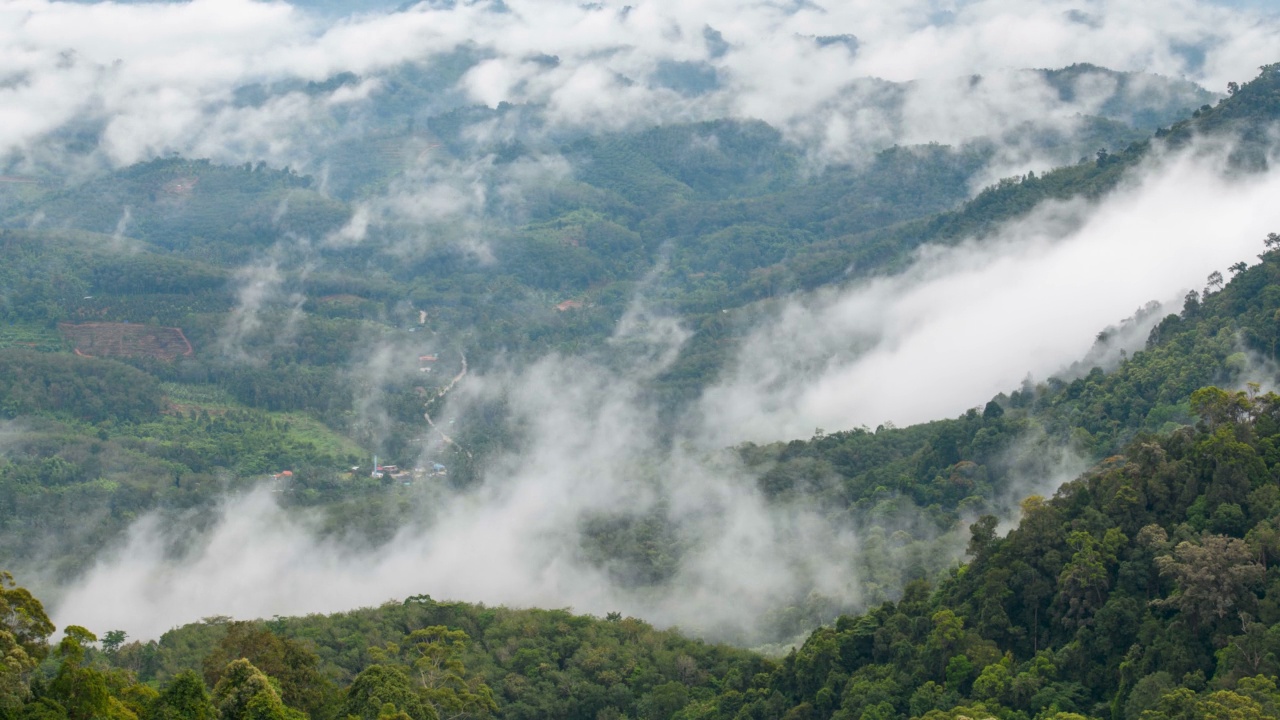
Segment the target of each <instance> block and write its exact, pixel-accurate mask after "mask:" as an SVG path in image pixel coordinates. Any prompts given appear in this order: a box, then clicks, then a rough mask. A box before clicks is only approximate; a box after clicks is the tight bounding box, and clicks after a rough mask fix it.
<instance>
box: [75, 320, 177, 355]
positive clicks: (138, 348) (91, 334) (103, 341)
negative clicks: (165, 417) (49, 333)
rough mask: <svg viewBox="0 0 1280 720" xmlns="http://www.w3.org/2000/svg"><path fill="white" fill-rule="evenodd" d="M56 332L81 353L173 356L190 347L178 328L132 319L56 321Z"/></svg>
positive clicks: (77, 352)
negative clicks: (74, 322) (116, 321)
mask: <svg viewBox="0 0 1280 720" xmlns="http://www.w3.org/2000/svg"><path fill="white" fill-rule="evenodd" d="M58 332H60V333H62V337H64V338H66V339H67V341H68V342H70V343H71V344H72V345H73V346H74V347H75V351H76V354H77V355H83V356H85V357H153V358H158V359H160V360H173V359H174V358H176V357H178V356H179V355H191V354H193V352H194V351H193V350H192V348H191V343H190V342H189V341H188V340H187V336H186V335H183V334H182V330H180V329H178V328H171V327H159V326H156V325H137V324H134V323H82V324H79V325H72V324H70V323H59V324H58Z"/></svg>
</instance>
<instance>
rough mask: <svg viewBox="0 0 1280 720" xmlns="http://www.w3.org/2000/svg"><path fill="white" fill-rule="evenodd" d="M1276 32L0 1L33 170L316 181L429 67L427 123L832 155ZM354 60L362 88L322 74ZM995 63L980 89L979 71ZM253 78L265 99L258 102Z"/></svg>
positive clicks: (612, 10)
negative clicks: (490, 121) (260, 175)
mask: <svg viewBox="0 0 1280 720" xmlns="http://www.w3.org/2000/svg"><path fill="white" fill-rule="evenodd" d="M1278 29H1280V21H1278V20H1277V19H1276V18H1274V17H1269V16H1266V15H1263V14H1260V13H1259V12H1257V11H1254V10H1249V9H1229V8H1224V7H1221V6H1217V5H1213V4H1206V3H1196V2H1190V1H1189V0H1165V1H1163V2H1156V3H1138V4H1135V3H1130V2H1120V1H1106V0H1094V1H1093V2H1084V3H1063V2H1057V1H1055V0H1040V1H1039V2H1036V3H1025V2H1017V3H1015V2H1010V1H1009V0H984V1H978V2H959V3H937V2H925V1H923V0H920V1H916V2H909V3H906V4H897V5H895V6H894V7H893V8H891V9H890V8H886V7H885V6H884V5H883V3H872V2H844V3H829V4H825V5H820V4H815V3H795V4H783V3H774V2H751V3H746V4H744V3H738V2H723V1H721V0H704V1H702V2H696V3H688V2H676V1H675V0H646V1H644V2H639V3H636V2H632V3H628V4H625V5H624V4H623V3H620V2H619V3H592V4H581V3H578V2H570V1H568V0H564V1H561V0H513V1H512V2H505V3H488V2H475V3H456V4H454V3H449V4H444V3H440V4H433V3H423V4H420V5H417V6H413V7H411V8H409V9H406V10H404V11H402V12H396V13H370V14H358V13H357V14H353V15H350V16H348V17H345V18H342V19H339V20H333V19H331V18H322V17H321V16H319V15H312V14H309V13H307V12H305V11H302V10H299V9H297V8H294V7H291V6H289V5H287V4H284V3H266V2H252V1H250V0H193V1H192V2H187V3H138V4H116V3H93V4H78V3H59V2H48V1H47V0H13V1H11V2H8V3H6V4H5V5H4V6H3V7H0V48H2V49H0V67H3V68H5V70H4V76H3V77H0V108H3V110H0V157H5V156H7V157H9V158H10V159H11V161H12V162H16V163H17V166H16V167H18V168H19V169H21V168H22V167H23V166H24V164H25V165H26V166H28V167H29V166H31V164H32V163H40V162H51V161H53V160H54V159H55V158H56V157H57V150H58V149H61V148H66V147H71V146H75V145H76V142H81V143H83V141H84V140H85V138H93V142H94V143H95V144H96V147H97V148H98V152H96V153H94V154H91V155H90V156H88V157H79V158H78V160H77V163H78V164H79V166H80V167H79V168H78V169H80V170H85V169H87V168H93V167H99V166H101V165H103V164H127V163H131V162H135V161H139V160H144V159H148V158H151V157H156V156H161V155H164V154H167V153H171V152H178V153H181V154H184V155H188V156H198V157H211V158H214V159H217V160H225V161H232V162H243V161H245V160H254V161H256V160H259V159H266V160H268V161H269V162H272V163H274V164H278V165H285V164H292V165H293V166H294V167H298V168H305V169H309V170H313V171H318V170H319V167H318V166H317V165H315V155H316V147H317V146H323V145H325V144H326V143H328V142H332V141H333V140H334V139H335V138H341V137H342V136H343V135H344V134H346V133H353V132H358V131H359V128H360V127H361V123H362V122H376V118H373V117H369V116H362V115H361V113H362V111H363V110H366V109H367V103H366V101H367V99H368V98H369V97H370V96H371V95H373V94H376V93H377V92H378V91H379V89H380V87H382V85H383V83H384V81H385V79H386V78H387V77H388V73H390V72H391V71H392V70H393V69H394V68H398V67H402V66H404V64H405V63H412V64H417V65H419V66H421V67H424V68H425V71H426V72H428V73H437V75H436V77H437V78H443V80H442V82H444V83H445V87H443V88H441V89H440V90H439V92H436V93H434V94H431V95H430V96H429V97H426V98H424V99H423V100H422V102H421V103H418V105H417V106H415V107H410V108H406V109H405V112H407V113H408V114H410V115H412V114H414V113H418V112H421V111H427V112H430V111H431V108H432V107H433V106H435V109H436V110H439V109H441V107H444V106H446V105H452V106H456V105H459V104H466V103H479V104H483V105H487V106H490V107H496V106H497V105H498V104H499V103H503V102H508V103H514V104H518V105H520V104H531V105H534V106H537V107H539V108H541V110H540V113H541V116H542V118H543V120H544V121H545V122H546V123H548V124H549V126H551V127H553V128H554V127H588V128H593V129H600V128H608V127H637V126H644V125H647V124H652V123H657V122H668V121H673V120H692V119H707V118H714V117H750V118H759V119H763V120H765V121H767V122H769V123H771V124H774V125H775V126H777V127H780V128H783V129H785V131H786V132H787V133H788V135H789V136H790V137H792V138H793V139H796V140H798V141H801V142H804V143H806V144H808V145H810V146H812V148H814V150H815V152H817V153H819V154H821V155H823V156H831V157H833V158H837V159H840V158H850V157H856V156H857V155H858V154H859V153H864V152H865V151H866V149H867V148H868V147H873V146H883V145H885V144H892V143H893V142H903V143H913V142H920V141H938V142H955V141H958V140H963V139H966V138H970V137H981V136H987V135H994V134H997V133H999V132H1000V131H1002V130H1005V129H1007V128H1008V127H1010V126H1013V125H1016V124H1017V123H1019V122H1023V121H1029V120H1035V121H1042V120H1043V119H1044V118H1045V117H1046V116H1052V117H1056V118H1057V122H1060V123H1062V124H1065V125H1069V124H1070V123H1071V122H1073V118H1074V117H1075V116H1076V115H1077V114H1080V113H1089V112H1091V111H1095V110H1096V109H1097V107H1098V105H1099V103H1100V102H1101V101H1102V100H1103V99H1105V97H1106V95H1105V91H1106V88H1105V87H1092V88H1080V90H1082V92H1081V93H1079V95H1078V96H1077V97H1076V98H1074V99H1072V100H1071V101H1063V100H1062V99H1061V98H1059V97H1057V95H1056V93H1052V92H1050V91H1049V88H1047V86H1045V85H1044V83H1043V82H1038V81H1034V80H1032V79H1029V78H1028V77H1026V76H1022V77H1018V76H1009V75H1002V73H1004V72H1005V71H1007V70H1011V69H1018V68H1030V67H1061V66H1065V65H1068V64H1071V63H1074V62H1078V61H1082V60H1084V61H1088V62H1092V63H1095V64H1099V65H1103V66H1106V67H1110V68H1112V69H1117V70H1137V71H1143V72H1151V73H1159V74H1164V75H1167V76H1169V77H1185V78H1188V79H1191V80H1194V81H1197V82H1200V83H1203V84H1204V85H1205V86H1206V87H1209V88H1214V89H1222V88H1224V87H1225V83H1226V82H1227V81H1228V80H1237V81H1243V80H1246V79H1248V78H1250V77H1252V76H1253V74H1254V72H1255V69H1256V67H1257V66H1258V65H1260V64H1263V63H1266V62H1270V61H1273V60H1274V59H1275V58H1274V57H1272V54H1273V52H1274V48H1275V47H1276V45H1277V37H1278ZM460 52H461V53H463V54H464V55H465V56H466V57H467V58H468V60H467V62H466V63H464V64H463V66H462V74H461V75H460V76H459V77H458V78H457V79H456V82H455V81H453V80H450V79H449V78H451V77H452V76H451V75H450V73H452V72H454V70H450V69H449V67H446V65H448V62H455V63H456V61H457V58H458V57H460V56H459V55H458V53H460ZM446 58H452V60H449V61H448V62H446ZM340 73H354V74H355V75H356V76H358V77H359V78H360V81H358V82H354V83H345V84H339V85H336V86H332V87H330V86H315V85H312V86H308V83H322V82H323V81H325V80H327V79H330V78H333V77H335V76H337V75H339V74H340ZM975 73H976V74H983V75H984V76H987V77H986V79H985V80H984V82H983V83H980V84H976V85H971V84H970V83H969V82H968V79H967V78H968V76H969V75H971V74H975ZM877 78H878V79H882V80H889V81H894V82H907V81H919V82H917V83H916V84H914V85H912V86H910V88H909V89H908V90H907V97H906V101H905V103H904V105H903V106H902V109H901V111H900V113H899V112H898V111H894V112H892V113H886V112H884V111H883V110H881V109H877V108H878V107H879V105H880V104H881V101H882V100H883V98H882V97H881V95H882V93H883V92H884V91H885V88H884V85H883V83H881V82H879V81H877V80H874V79H877ZM957 79H958V80H957ZM246 86H252V87H257V88H259V89H261V90H263V92H265V95H264V96H263V97H261V98H259V99H258V100H256V101H250V100H248V99H247V96H245V95H244V94H243V92H242V89H243V88H244V87H246ZM335 113H336V114H339V115H341V116H342V117H343V122H342V123H340V124H338V123H335V121H334V118H335V116H336V115H335ZM63 160H64V161H65V158H63ZM308 163H311V165H309V164H308Z"/></svg>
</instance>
